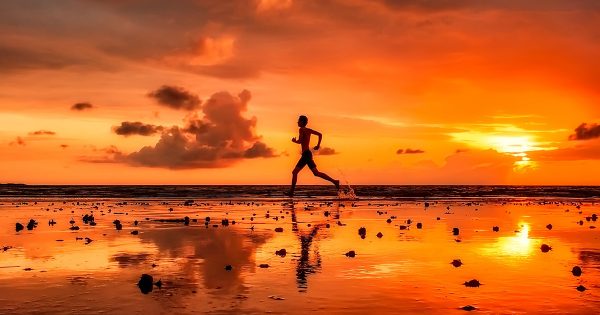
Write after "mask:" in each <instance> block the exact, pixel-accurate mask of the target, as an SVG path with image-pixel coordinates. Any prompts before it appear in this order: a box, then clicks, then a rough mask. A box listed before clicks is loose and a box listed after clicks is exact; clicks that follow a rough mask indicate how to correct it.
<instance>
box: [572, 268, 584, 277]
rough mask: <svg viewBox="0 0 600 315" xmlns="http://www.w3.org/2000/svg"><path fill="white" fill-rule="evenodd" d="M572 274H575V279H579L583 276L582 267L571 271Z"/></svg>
mask: <svg viewBox="0 0 600 315" xmlns="http://www.w3.org/2000/svg"><path fill="white" fill-rule="evenodd" d="M571 273H573V275H574V276H575V277H579V276H581V273H582V271H581V267H579V266H575V267H573V270H571Z"/></svg>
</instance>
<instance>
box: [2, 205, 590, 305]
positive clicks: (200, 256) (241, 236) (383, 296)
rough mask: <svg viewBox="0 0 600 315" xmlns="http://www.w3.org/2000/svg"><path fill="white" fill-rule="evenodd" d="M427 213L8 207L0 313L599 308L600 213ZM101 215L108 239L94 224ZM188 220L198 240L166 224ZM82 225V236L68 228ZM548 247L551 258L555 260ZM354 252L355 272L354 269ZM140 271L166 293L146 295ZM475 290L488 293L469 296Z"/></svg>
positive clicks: (464, 208) (332, 208)
mask: <svg viewBox="0 0 600 315" xmlns="http://www.w3.org/2000/svg"><path fill="white" fill-rule="evenodd" d="M124 203H126V204H124ZM430 203H431V204H430V206H429V207H428V208H425V205H424V203H423V202H418V201H382V200H377V201H355V202H351V201H343V202H338V201H333V202H332V201H323V200H321V201H319V200H314V199H311V200H297V201H296V202H295V203H290V202H288V201H285V200H264V199H263V200H260V201H257V202H254V203H252V201H248V200H244V201H233V202H229V201H219V200H204V201H203V200H195V201H194V203H193V204H192V205H184V200H174V199H169V200H156V199H154V200H131V199H129V200H127V199H102V200H100V199H94V200H91V199H90V200H84V199H77V200H67V199H62V200H56V199H54V200H49V199H48V200H45V199H32V198H29V199H27V200H24V199H19V198H11V199H1V200H0V214H1V216H0V246H1V247H5V246H7V247H6V248H1V247H0V313H2V314H9V313H83V312H93V313H136V314H137V313H144V314H155V313H199V312H213V313H245V314H247V313H264V312H271V313H305V312H308V311H311V312H319V313H363V314H364V313H384V312H388V313H432V314H449V313H464V312H465V311H464V310H462V309H460V308H461V307H464V306H467V305H472V306H474V307H476V308H477V310H476V311H475V312H478V313H494V314H496V313H546V314H547V313H561V314H562V313H573V314H586V313H589V314H592V313H595V312H596V311H597V309H598V307H600V231H599V229H594V228H592V227H593V226H595V225H600V221H596V222H594V221H592V220H591V219H590V221H589V222H588V221H587V220H586V217H590V216H591V215H592V214H593V213H597V214H600V205H599V204H598V203H593V202H592V201H591V200H586V201H577V202H573V201H566V200H557V199H547V200H546V201H545V202H544V201H540V200H533V199H525V198H521V199H518V200H512V201H510V202H507V201H502V200H491V199H477V200H476V199H472V200H438V201H435V202H430ZM578 206H579V208H580V209H578ZM170 209H171V210H170ZM92 213H93V214H94V218H95V222H96V223H97V225H95V226H91V225H89V224H84V223H83V222H82V216H83V215H85V214H92ZM185 216H188V217H189V218H190V219H191V221H190V223H189V226H186V225H185V224H184V223H183V222H164V219H182V218H184V217H185ZM206 217H210V219H211V220H210V223H209V224H208V225H206V224H205V218H206ZM438 217H439V220H438ZM32 218H33V219H35V220H36V221H37V222H38V223H39V224H38V226H37V227H36V228H34V229H33V230H31V231H29V230H27V228H25V229H24V230H23V231H20V232H15V223H16V222H20V223H22V224H23V225H25V226H26V225H27V222H28V221H29V219H32ZM71 218H73V220H74V221H75V225H76V226H79V227H80V229H79V230H77V231H72V230H69V227H70V226H71V224H70V223H69V221H70V220H71ZM390 218H391V223H387V222H386V221H387V220H388V219H390ZM50 219H54V220H55V221H56V225H54V226H49V225H48V221H49V220H50ZM116 219H118V220H120V221H121V223H122V224H123V229H122V230H120V231H117V230H116V229H115V225H114V224H113V221H114V220H116ZM222 219H228V220H229V225H228V226H224V225H223V224H222ZM409 219H410V220H411V221H412V222H411V223H410V224H409V223H407V220H409ZM135 220H138V221H139V224H138V225H137V226H136V225H134V221H135ZM160 220H163V221H160ZM580 220H581V221H583V224H582V225H580V224H579V221H580ZM233 221H235V224H234V222H233ZM417 223H421V224H422V228H421V229H419V228H417ZM547 224H552V226H553V227H552V229H551V230H549V229H547V228H546V225H547ZM401 226H404V227H405V229H403V230H402V229H401ZM494 226H498V227H499V231H498V232H494V231H493V229H492V228H493V227H494ZM361 227H365V228H366V235H365V237H364V239H363V238H361V236H360V235H359V233H358V231H359V228H361ZM455 227H456V228H459V229H460V232H459V235H457V236H455V235H453V228H455ZM276 228H282V229H283V232H276V231H275V229H276ZM132 231H138V232H139V234H137V235H133V234H132ZM379 232H381V233H382V234H383V236H382V237H381V238H379V237H377V236H376V235H377V234H378V233H379ZM85 237H88V238H90V239H91V240H92V241H91V242H89V241H86V239H85ZM78 238H83V239H78ZM87 242H89V243H88V244H86V243H87ZM542 244H547V245H549V246H550V247H551V248H552V249H551V250H550V251H549V252H546V253H544V252H542V251H541V250H540V247H541V246H542ZM4 249H6V250H4ZM280 249H286V251H287V254H286V255H285V256H284V257H282V256H278V255H276V254H275V252H276V251H278V250H280ZM351 250H353V251H355V253H356V256H355V257H353V258H352V257H347V256H346V255H345V253H347V252H348V251H351ZM454 259H460V260H461V262H462V263H463V265H462V266H460V267H454V266H453V265H452V264H451V262H452V261H453V260H454ZM261 264H268V265H269V267H268V268H261V267H259V265H261ZM226 265H231V267H232V270H230V271H228V270H226V269H225V266H226ZM574 266H580V267H581V268H582V269H583V274H582V275H581V276H580V277H576V276H574V275H573V274H572V273H571V270H572V268H573V267H574ZM143 273H145V274H149V275H152V276H153V278H154V281H158V280H159V279H160V280H161V282H162V287H161V288H160V289H159V288H158V287H156V286H154V288H153V291H152V292H150V293H148V294H142V293H141V292H140V289H139V288H138V286H137V283H138V280H139V279H140V276H141V275H142V274H143ZM472 279H477V280H478V281H480V282H481V286H480V287H466V286H465V285H463V283H464V282H465V281H469V280H472ZM579 285H583V286H585V287H586V288H587V290H586V291H584V292H579V291H578V290H576V287H577V286H579Z"/></svg>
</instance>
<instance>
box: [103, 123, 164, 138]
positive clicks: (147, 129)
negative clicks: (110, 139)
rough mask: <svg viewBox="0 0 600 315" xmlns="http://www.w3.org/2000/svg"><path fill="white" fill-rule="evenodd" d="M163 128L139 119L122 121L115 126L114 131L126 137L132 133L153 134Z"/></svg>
mask: <svg viewBox="0 0 600 315" xmlns="http://www.w3.org/2000/svg"><path fill="white" fill-rule="evenodd" d="M163 129H164V128H163V127H162V126H156V125H151V124H144V123H142V122H139V121H124V122H121V125H120V126H114V127H113V131H114V132H115V133H116V134H118V135H121V136H126V137H127V136H131V135H140V136H152V135H154V134H156V133H159V132H161V131H162V130H163Z"/></svg>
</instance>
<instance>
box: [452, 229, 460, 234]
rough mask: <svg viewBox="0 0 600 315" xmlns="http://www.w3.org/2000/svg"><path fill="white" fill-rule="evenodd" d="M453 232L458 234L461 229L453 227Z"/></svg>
mask: <svg viewBox="0 0 600 315" xmlns="http://www.w3.org/2000/svg"><path fill="white" fill-rule="evenodd" d="M452 234H453V235H458V234H460V230H459V229H458V228H453V229H452Z"/></svg>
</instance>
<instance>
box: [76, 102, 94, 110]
mask: <svg viewBox="0 0 600 315" xmlns="http://www.w3.org/2000/svg"><path fill="white" fill-rule="evenodd" d="M92 108H94V106H93V105H92V104H90V103H87V102H81V103H75V104H73V106H71V110H75V111H83V110H88V109H92Z"/></svg>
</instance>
